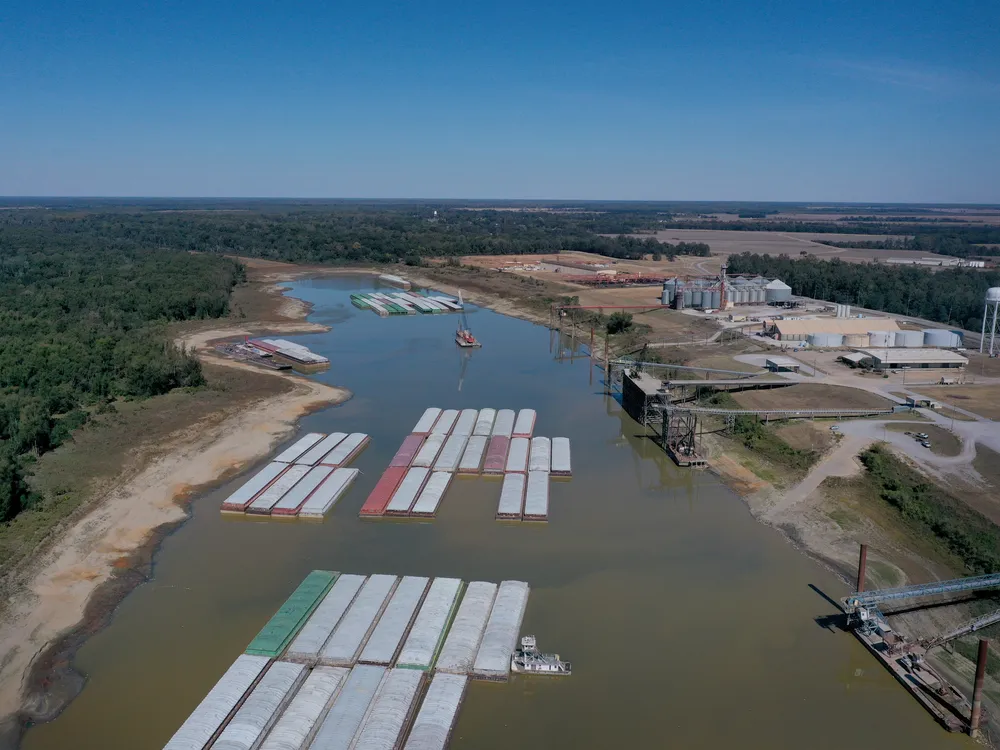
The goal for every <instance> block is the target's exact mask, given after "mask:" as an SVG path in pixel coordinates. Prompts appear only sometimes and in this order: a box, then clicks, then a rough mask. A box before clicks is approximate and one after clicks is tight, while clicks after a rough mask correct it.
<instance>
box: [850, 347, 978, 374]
mask: <svg viewBox="0 0 1000 750" xmlns="http://www.w3.org/2000/svg"><path fill="white" fill-rule="evenodd" d="M857 353H858V354H861V355H863V357H862V358H861V359H860V360H859V364H862V365H865V364H867V365H869V366H870V367H872V368H873V369H875V370H898V369H902V368H904V367H905V368H911V369H929V368H962V367H965V366H966V365H967V364H969V360H968V359H967V358H966V357H963V356H962V355H961V354H957V353H955V352H950V351H945V350H942V349H858V350H857Z"/></svg>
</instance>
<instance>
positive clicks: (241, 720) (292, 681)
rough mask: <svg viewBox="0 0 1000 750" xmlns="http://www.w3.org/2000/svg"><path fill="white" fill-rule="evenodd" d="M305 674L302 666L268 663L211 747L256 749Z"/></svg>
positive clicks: (282, 662)
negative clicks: (269, 664) (265, 669)
mask: <svg viewBox="0 0 1000 750" xmlns="http://www.w3.org/2000/svg"><path fill="white" fill-rule="evenodd" d="M306 673H307V670H306V667H305V666H303V665H302V664H292V663H291V662H284V661H278V662H274V663H273V664H271V666H270V667H268V669H267V671H266V672H265V673H264V676H263V677H261V678H260V681H259V682H258V683H257V685H256V686H255V687H254V689H253V692H252V693H250V695H249V696H247V699H246V700H245V701H244V702H243V705H241V706H240V707H239V709H238V710H237V711H236V715H235V716H233V718H232V719H230V720H229V723H228V724H226V728H225V729H224V730H222V734H220V735H219V738H218V739H217V740H216V741H215V742H213V743H212V747H213V748H216V750H253V748H257V747H260V743H261V741H262V740H263V739H264V737H265V735H267V733H268V732H269V731H270V730H271V727H273V726H274V724H275V722H276V721H277V720H278V717H279V716H280V715H281V713H282V711H284V710H285V708H286V707H287V706H288V704H289V702H291V700H292V696H293V695H295V693H296V692H297V691H298V689H299V688H300V687H301V685H302V683H303V682H305V679H306Z"/></svg>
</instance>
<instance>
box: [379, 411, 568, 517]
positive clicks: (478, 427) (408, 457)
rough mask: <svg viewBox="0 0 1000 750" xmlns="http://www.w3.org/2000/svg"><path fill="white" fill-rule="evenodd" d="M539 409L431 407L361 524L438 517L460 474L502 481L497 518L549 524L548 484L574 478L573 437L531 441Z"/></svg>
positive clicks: (392, 465) (385, 477)
mask: <svg viewBox="0 0 1000 750" xmlns="http://www.w3.org/2000/svg"><path fill="white" fill-rule="evenodd" d="M536 417H537V415H536V413H535V410H534V409H521V410H520V411H519V412H517V413H515V412H514V411H513V410H512V409H499V410H497V409H462V410H461V411H459V410H457V409H439V408H437V407H431V408H429V409H427V410H426V411H424V413H423V415H422V416H421V417H420V419H419V420H418V421H417V423H416V425H414V427H413V430H412V432H411V434H410V435H408V436H407V437H406V438H405V439H404V440H403V444H402V445H401V446H400V447H399V450H398V451H397V452H396V455H395V456H393V458H392V460H391V461H390V462H389V467H388V468H387V469H386V470H385V472H384V473H383V474H382V476H381V478H380V479H379V480H378V483H377V484H376V485H375V488H374V489H373V490H372V491H371V494H370V495H369V496H368V499H367V500H366V501H365V504H364V505H363V506H362V507H361V511H360V514H359V515H360V516H361V517H362V518H366V517H367V518H379V517H393V516H395V517H401V516H409V517H417V518H433V517H434V516H435V515H436V514H437V510H438V507H439V506H440V505H441V500H442V498H443V497H444V494H445V492H446V491H447V490H448V486H449V485H450V484H451V481H452V478H453V477H454V476H455V475H466V476H476V475H480V474H481V475H485V476H489V475H494V476H498V477H500V476H502V477H503V488H502V489H501V492H500V504H499V506H498V508H497V514H496V517H497V518H498V519H503V520H512V521H521V520H524V521H547V520H548V517H549V478H550V476H552V477H568V476H571V474H572V467H571V462H570V448H569V439H568V438H559V437H557V438H552V439H549V438H547V437H532V433H533V432H534V429H535V420H536Z"/></svg>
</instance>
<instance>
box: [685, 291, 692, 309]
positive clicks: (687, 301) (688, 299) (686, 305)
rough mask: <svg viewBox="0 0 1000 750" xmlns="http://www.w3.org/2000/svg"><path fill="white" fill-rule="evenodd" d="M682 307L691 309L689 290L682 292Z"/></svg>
mask: <svg viewBox="0 0 1000 750" xmlns="http://www.w3.org/2000/svg"><path fill="white" fill-rule="evenodd" d="M684 307H691V290H690V289H685V290H684Z"/></svg>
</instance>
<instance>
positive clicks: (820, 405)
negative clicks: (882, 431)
mask: <svg viewBox="0 0 1000 750" xmlns="http://www.w3.org/2000/svg"><path fill="white" fill-rule="evenodd" d="M733 398H735V399H736V401H737V402H738V403H739V404H740V406H742V407H743V408H744V409H837V408H842V409H880V408H890V407H892V406H893V403H892V402H891V401H889V400H888V399H884V398H882V397H881V396H876V395H875V394H874V393H869V392H868V391H862V390H858V389H857V388H846V387H844V386H839V385H821V384H819V383H800V384H797V385H792V386H789V387H787V388H778V389H775V390H767V391H743V392H741V393H734V394H733Z"/></svg>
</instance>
